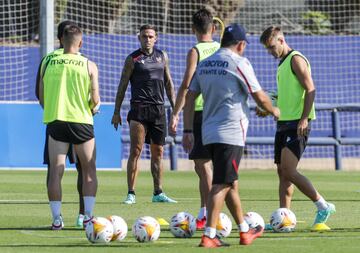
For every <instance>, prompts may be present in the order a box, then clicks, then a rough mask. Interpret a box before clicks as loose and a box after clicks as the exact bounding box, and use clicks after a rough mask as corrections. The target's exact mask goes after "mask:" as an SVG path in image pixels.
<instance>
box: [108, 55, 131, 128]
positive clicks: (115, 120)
mask: <svg viewBox="0 0 360 253" xmlns="http://www.w3.org/2000/svg"><path fill="white" fill-rule="evenodd" d="M133 70H134V62H133V60H132V58H131V56H130V55H129V56H128V57H127V58H126V60H125V64H124V68H123V70H122V73H121V78H120V82H119V86H118V90H117V93H116V99H115V109H114V115H113V117H112V119H111V124H113V125H114V127H115V129H116V130H117V128H118V125H119V124H120V125H121V116H120V107H121V104H122V102H123V100H124V97H125V92H126V89H127V87H128V85H129V80H130V77H131V75H132V72H133Z"/></svg>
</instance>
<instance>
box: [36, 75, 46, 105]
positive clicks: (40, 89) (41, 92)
mask: <svg viewBox="0 0 360 253" xmlns="http://www.w3.org/2000/svg"><path fill="white" fill-rule="evenodd" d="M38 74H39V80H37V81H36V84H37V90H36V91H37V92H38V93H37V95H38V99H39V103H40V105H41V107H42V108H43V109H44V81H43V75H42V73H38Z"/></svg>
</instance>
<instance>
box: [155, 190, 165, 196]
mask: <svg viewBox="0 0 360 253" xmlns="http://www.w3.org/2000/svg"><path fill="white" fill-rule="evenodd" d="M162 192H163V191H162V190H156V191H154V195H155V196H157V195H159V194H161V193H162Z"/></svg>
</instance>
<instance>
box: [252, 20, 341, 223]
mask: <svg viewBox="0 0 360 253" xmlns="http://www.w3.org/2000/svg"><path fill="white" fill-rule="evenodd" d="M260 42H261V43H262V44H263V45H264V46H265V48H266V49H267V50H268V52H269V53H270V54H271V55H273V56H274V57H275V58H277V59H280V63H279V66H278V70H277V89H278V98H277V106H278V107H279V109H280V112H281V114H280V118H279V120H278V122H277V131H276V136H275V163H276V164H277V170H278V176H279V198H280V207H284V208H290V204H291V199H292V196H293V191H294V187H293V185H295V186H296V187H297V188H298V189H299V190H300V191H301V192H302V193H304V194H305V195H306V196H307V197H308V198H309V199H311V200H312V201H313V202H314V204H315V205H316V207H317V212H316V217H315V221H314V226H313V229H314V230H322V229H329V228H328V227H327V226H326V225H325V224H324V223H325V222H326V221H327V219H328V218H329V216H330V214H332V213H334V212H335V206H334V205H333V204H332V203H329V202H327V201H325V200H324V198H323V197H322V196H321V195H320V194H319V192H318V191H317V190H316V189H315V187H314V186H313V184H312V183H311V182H310V180H309V179H308V178H306V177H305V176H303V175H302V174H300V173H299V171H298V170H297V166H298V163H299V160H300V158H301V156H302V154H303V152H304V150H305V147H306V144H307V141H308V137H309V133H310V122H311V120H314V119H315V109H314V100H315V85H314V82H313V80H312V77H311V68H310V63H309V61H308V60H307V59H306V57H305V56H304V55H302V54H301V53H300V52H298V51H296V50H293V49H292V48H290V46H289V45H288V44H287V43H286V41H285V37H284V34H283V32H282V31H281V28H280V27H275V26H271V27H269V28H267V29H266V30H265V31H264V32H263V33H262V35H261V37H260ZM258 114H260V116H261V112H260V111H258ZM319 224H321V225H319Z"/></svg>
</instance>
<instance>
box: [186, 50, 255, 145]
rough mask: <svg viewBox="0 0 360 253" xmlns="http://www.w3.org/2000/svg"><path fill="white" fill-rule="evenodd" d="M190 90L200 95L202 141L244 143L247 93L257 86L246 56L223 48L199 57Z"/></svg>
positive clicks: (208, 142)
mask: <svg viewBox="0 0 360 253" xmlns="http://www.w3.org/2000/svg"><path fill="white" fill-rule="evenodd" d="M190 90H192V91H195V92H201V94H202V95H203V98H204V110H203V124H202V141H203V144H204V145H206V144H211V143H224V144H230V145H236V146H245V140H246V133H247V128H248V124H249V120H248V119H249V114H250V108H249V101H248V99H249V94H250V93H254V92H257V91H259V90H261V86H260V84H259V82H258V80H257V78H256V76H255V72H254V69H253V67H252V66H251V64H250V62H249V60H248V59H247V58H245V57H242V56H240V55H238V54H236V53H235V52H233V51H231V50H230V49H227V48H221V49H219V50H218V51H217V52H216V53H215V54H213V55H212V56H210V57H208V58H206V59H205V60H203V61H201V62H200V63H199V65H198V66H197V69H196V72H195V74H194V77H193V79H192V81H191V84H190Z"/></svg>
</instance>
